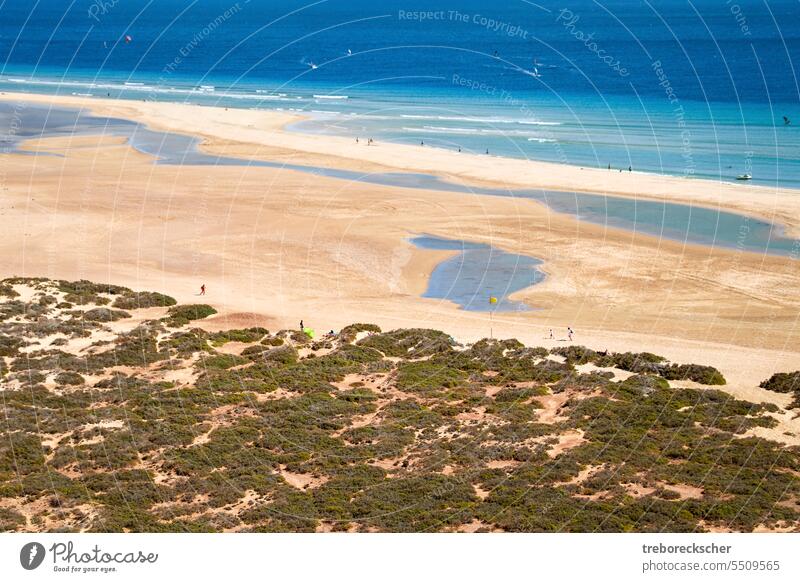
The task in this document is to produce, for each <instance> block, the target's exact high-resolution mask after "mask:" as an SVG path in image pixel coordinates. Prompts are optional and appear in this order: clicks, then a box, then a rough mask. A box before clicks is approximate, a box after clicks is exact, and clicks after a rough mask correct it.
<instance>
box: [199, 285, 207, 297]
mask: <svg viewBox="0 0 800 582" xmlns="http://www.w3.org/2000/svg"><path fill="white" fill-rule="evenodd" d="M205 294H206V284H205V283H203V284H202V285H200V295H205Z"/></svg>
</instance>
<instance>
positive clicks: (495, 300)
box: [489, 297, 497, 305]
mask: <svg viewBox="0 0 800 582" xmlns="http://www.w3.org/2000/svg"><path fill="white" fill-rule="evenodd" d="M489 303H491V304H492V305H494V304H495V303H497V297H489Z"/></svg>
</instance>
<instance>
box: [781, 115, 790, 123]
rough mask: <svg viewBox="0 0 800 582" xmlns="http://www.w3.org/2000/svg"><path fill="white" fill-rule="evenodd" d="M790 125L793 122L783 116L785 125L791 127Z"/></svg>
mask: <svg viewBox="0 0 800 582" xmlns="http://www.w3.org/2000/svg"><path fill="white" fill-rule="evenodd" d="M790 123H792V120H791V119H789V118H788V117H786V116H785V115H784V116H783V124H784V125H789V124H790Z"/></svg>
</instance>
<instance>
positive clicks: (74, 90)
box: [0, 0, 800, 188]
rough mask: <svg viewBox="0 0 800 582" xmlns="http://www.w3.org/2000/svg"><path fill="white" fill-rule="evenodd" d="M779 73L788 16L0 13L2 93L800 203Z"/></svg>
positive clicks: (792, 27) (657, 8)
mask: <svg viewBox="0 0 800 582" xmlns="http://www.w3.org/2000/svg"><path fill="white" fill-rule="evenodd" d="M795 63H798V64H800V3H799V2H798V1H797V0H771V1H769V2H766V1H763V0H737V1H735V2H734V1H732V0H731V1H726V0H694V1H689V0H668V1H641V2H639V1H636V0H626V1H623V0H610V1H596V2H595V1H589V0H564V1H552V0H541V1H538V2H532V1H527V0H505V1H503V2H488V1H485V0H484V1H478V0H460V1H455V0H443V1H431V0H427V1H424V0H405V1H402V0H401V1H398V0H389V1H385V0H382V1H370V2H368V1H366V0H327V1H326V0H322V1H318V2H296V1H290V0H269V1H267V0H250V1H247V0H239V1H238V2H234V1H231V0H202V1H189V0H180V1H179V0H151V1H146V0H105V1H103V0H92V1H90V0H75V1H69V0H39V1H35V0H32V1H30V2H19V1H14V2H11V1H9V0H0V90H13V91H37V92H57V93H62V94H78V95H93V96H103V97H105V96H107V95H110V96H112V97H119V98H130V99H156V100H174V101H185V102H192V103H206V104H217V105H224V106H228V107H246V108H265V109H283V110H298V111H303V112H307V113H309V114H311V120H310V121H308V122H304V123H302V124H299V125H298V126H296V127H294V128H293V129H295V130H297V131H309V132H323V133H329V134H337V135H348V136H351V137H353V138H355V137H356V136H358V137H360V138H362V139H364V138H368V137H372V138H374V139H378V140H385V141H394V142H402V143H420V142H422V141H424V142H425V144H426V145H430V146H438V147H446V148H451V149H458V148H462V149H463V150H464V151H473V152H481V153H485V152H486V150H488V151H489V152H490V154H493V155H503V156H514V157H520V158H529V159H536V160H551V161H559V162H564V163H568V164H574V165H578V166H592V167H603V168H605V167H607V166H608V165H611V166H612V167H613V168H615V169H616V168H624V169H626V170H627V168H628V167H632V168H633V169H635V170H640V171H651V172H659V173H667V174H674V175H682V176H689V177H692V176H694V177H705V178H712V179H719V180H725V181H729V180H734V179H735V178H736V176H737V175H739V174H743V173H749V174H752V176H753V181H754V182H757V183H761V184H766V185H773V186H783V187H793V188H800V81H798V76H797V72H798V71H797V70H796V66H795ZM784 116H786V117H787V118H788V120H789V121H790V123H788V124H787V123H786V122H785V121H784Z"/></svg>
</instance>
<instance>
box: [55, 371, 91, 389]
mask: <svg viewBox="0 0 800 582" xmlns="http://www.w3.org/2000/svg"><path fill="white" fill-rule="evenodd" d="M55 382H56V384H58V385H59V386H80V385H81V384H84V383H85V382H86V380H84V379H83V376H81V375H80V374H78V373H77V372H61V373H60V374H58V375H57V376H56V378H55Z"/></svg>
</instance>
